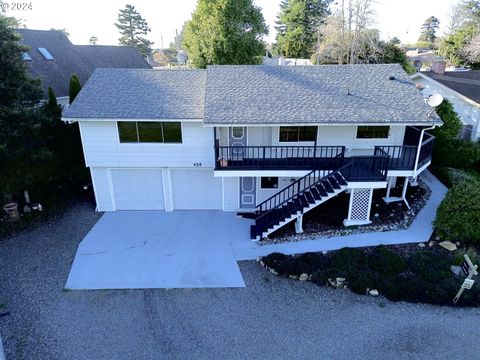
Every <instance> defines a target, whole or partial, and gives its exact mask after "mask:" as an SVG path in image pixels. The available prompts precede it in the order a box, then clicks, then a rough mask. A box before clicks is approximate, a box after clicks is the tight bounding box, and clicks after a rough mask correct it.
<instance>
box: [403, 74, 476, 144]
mask: <svg viewBox="0 0 480 360" xmlns="http://www.w3.org/2000/svg"><path fill="white" fill-rule="evenodd" d="M411 78H412V80H413V82H414V83H415V84H416V85H417V86H418V87H419V88H420V89H421V91H422V93H424V94H425V95H426V96H428V95H431V94H433V93H438V94H441V95H442V96H443V97H444V98H445V99H448V100H449V101H450V102H451V103H452V104H453V107H454V109H455V111H456V112H457V114H458V115H459V117H460V120H461V121H462V123H463V128H462V131H461V133H460V138H462V139H466V140H473V141H478V140H479V139H480V125H479V124H480V71H478V70H476V71H459V72H445V73H440V74H438V73H435V72H421V73H416V74H414V75H412V76H411Z"/></svg>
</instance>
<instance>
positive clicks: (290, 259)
mask: <svg viewBox="0 0 480 360" xmlns="http://www.w3.org/2000/svg"><path fill="white" fill-rule="evenodd" d="M457 246H458V249H457V250H454V251H448V250H446V249H444V248H443V247H441V246H439V242H438V238H436V236H435V235H432V238H431V240H430V241H429V242H427V243H421V244H402V245H389V246H376V247H364V248H343V249H340V250H336V251H329V252H324V253H305V254H300V255H283V254H280V253H272V254H270V255H268V256H265V257H262V258H260V259H258V261H259V262H260V264H261V265H262V266H264V267H265V268H266V269H268V270H269V271H270V272H272V273H273V274H275V275H279V276H282V277H286V278H290V279H294V280H301V281H310V282H313V283H315V284H317V285H320V286H330V287H333V288H337V289H350V290H351V291H353V292H355V293H358V294H362V295H372V296H378V295H383V296H385V297H386V298H388V299H390V300H392V301H409V302H421V303H430V304H438V305H450V306H452V305H453V298H454V296H455V294H456V293H457V291H458V290H459V288H460V286H461V284H462V283H463V280H464V279H465V275H464V274H463V273H456V274H454V273H453V272H452V270H451V269H450V267H451V266H452V265H455V266H454V267H457V268H458V266H459V265H460V264H461V263H462V262H463V255H464V254H465V253H468V254H469V256H470V258H471V260H472V262H473V263H474V264H476V263H480V256H479V249H478V248H472V247H468V248H467V247H465V246H464V244H460V243H458V244H457ZM479 265H480V264H479ZM458 269H459V268H458ZM474 280H477V279H476V278H475V277H474ZM457 305H458V306H480V286H479V285H478V284H477V283H475V284H474V286H473V287H472V289H470V290H466V292H465V293H464V294H463V295H462V298H461V300H460V301H459V303H457Z"/></svg>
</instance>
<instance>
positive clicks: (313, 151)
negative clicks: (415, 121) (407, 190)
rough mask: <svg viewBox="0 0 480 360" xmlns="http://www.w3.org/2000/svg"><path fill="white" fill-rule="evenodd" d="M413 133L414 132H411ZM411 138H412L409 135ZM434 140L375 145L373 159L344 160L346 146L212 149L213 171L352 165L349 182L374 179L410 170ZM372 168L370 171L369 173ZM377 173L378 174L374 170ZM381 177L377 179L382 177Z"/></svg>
mask: <svg viewBox="0 0 480 360" xmlns="http://www.w3.org/2000/svg"><path fill="white" fill-rule="evenodd" d="M412 132H414V130H412ZM412 137H413V135H412ZM434 139H435V137H434V136H433V135H430V134H428V133H424V136H423V141H422V144H421V148H420V153H419V152H418V146H417V145H385V146H375V148H374V151H373V156H370V155H366V156H352V157H345V146H220V145H216V146H215V170H273V169H276V170H325V171H333V170H336V169H338V168H340V167H342V166H343V165H345V164H347V162H353V165H352V170H351V171H352V179H350V180H353V178H356V179H357V181H363V180H365V181H366V180H376V177H375V178H369V176H371V175H372V174H377V173H379V169H383V170H382V171H385V172H386V171H388V170H405V171H411V170H414V169H415V164H416V162H417V157H418V164H417V168H420V167H422V166H424V165H425V164H426V163H428V162H429V161H430V160H431V158H432V148H433V142H434ZM372 169H373V170H372ZM377 170H378V171H377ZM383 175H386V173H385V174H384V173H382V175H381V176H383ZM381 176H380V177H381Z"/></svg>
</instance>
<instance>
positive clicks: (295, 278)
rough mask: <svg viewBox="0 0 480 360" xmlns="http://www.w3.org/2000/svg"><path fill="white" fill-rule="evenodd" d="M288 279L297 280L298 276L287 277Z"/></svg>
mask: <svg viewBox="0 0 480 360" xmlns="http://www.w3.org/2000/svg"><path fill="white" fill-rule="evenodd" d="M288 277H289V278H290V279H292V280H298V276H297V275H288Z"/></svg>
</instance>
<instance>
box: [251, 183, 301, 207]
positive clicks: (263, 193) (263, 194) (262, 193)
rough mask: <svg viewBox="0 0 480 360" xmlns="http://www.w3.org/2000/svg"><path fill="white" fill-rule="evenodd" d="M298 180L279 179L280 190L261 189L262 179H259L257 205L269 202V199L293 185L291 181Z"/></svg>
mask: <svg viewBox="0 0 480 360" xmlns="http://www.w3.org/2000/svg"><path fill="white" fill-rule="evenodd" d="M292 179H293V180H294V181H295V180H297V178H289V177H281V178H278V188H277V189H262V188H261V177H257V205H258V204H260V203H262V202H264V201H265V200H267V199H268V198H269V197H271V196H273V195H275V194H276V193H277V192H279V191H280V190H282V189H284V188H286V187H287V186H288V185H290V184H291V183H292V181H291V180H292Z"/></svg>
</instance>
